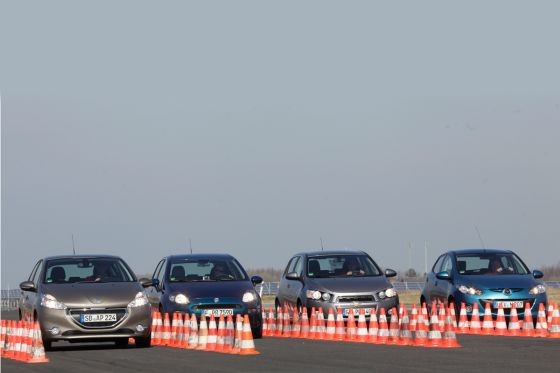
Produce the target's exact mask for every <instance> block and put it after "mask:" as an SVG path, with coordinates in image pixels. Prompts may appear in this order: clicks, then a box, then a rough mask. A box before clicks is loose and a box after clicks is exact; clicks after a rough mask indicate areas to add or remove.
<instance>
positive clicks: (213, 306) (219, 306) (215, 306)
mask: <svg viewBox="0 0 560 373" xmlns="http://www.w3.org/2000/svg"><path fill="white" fill-rule="evenodd" d="M225 308H233V309H236V308H243V307H242V306H241V305H240V304H219V303H212V304H199V305H197V306H194V307H193V310H217V309H225Z"/></svg>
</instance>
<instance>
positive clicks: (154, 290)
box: [146, 258, 165, 309]
mask: <svg viewBox="0 0 560 373" xmlns="http://www.w3.org/2000/svg"><path fill="white" fill-rule="evenodd" d="M164 264H165V258H164V259H162V260H160V261H159V263H158V264H157V265H156V269H155V270H154V273H153V275H152V281H153V280H158V281H159V283H158V284H157V285H152V286H150V287H149V288H148V290H147V292H146V293H147V295H148V299H149V300H150V304H151V305H152V307H154V308H156V309H157V308H159V303H160V296H161V289H162V286H163V283H162V280H163V275H162V273H163V272H165V271H164Z"/></svg>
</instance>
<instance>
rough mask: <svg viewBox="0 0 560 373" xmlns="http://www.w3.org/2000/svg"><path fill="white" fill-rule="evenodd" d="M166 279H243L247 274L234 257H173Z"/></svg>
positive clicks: (182, 280)
mask: <svg viewBox="0 0 560 373" xmlns="http://www.w3.org/2000/svg"><path fill="white" fill-rule="evenodd" d="M168 280H169V281H170V282H193V281H245V280H247V274H246V273H245V271H244V270H243V268H242V267H241V265H240V264H239V263H238V262H237V261H236V260H235V259H230V258H225V259H224V258H220V259H212V258H208V259H174V260H173V261H172V262H171V263H170V267H169V274H168Z"/></svg>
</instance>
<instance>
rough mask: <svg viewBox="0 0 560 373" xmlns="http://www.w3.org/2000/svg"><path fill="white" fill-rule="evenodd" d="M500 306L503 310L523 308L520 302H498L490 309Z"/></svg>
mask: <svg viewBox="0 0 560 373" xmlns="http://www.w3.org/2000/svg"><path fill="white" fill-rule="evenodd" d="M500 304H501V305H502V307H503V308H523V301H522V300H512V301H499V302H494V303H492V307H494V308H498V307H500Z"/></svg>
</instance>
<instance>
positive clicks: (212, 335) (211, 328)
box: [204, 315, 218, 351]
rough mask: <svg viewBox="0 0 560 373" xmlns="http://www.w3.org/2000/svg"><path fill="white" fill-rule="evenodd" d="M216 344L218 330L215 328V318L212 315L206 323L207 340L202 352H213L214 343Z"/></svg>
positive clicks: (214, 348)
mask: <svg viewBox="0 0 560 373" xmlns="http://www.w3.org/2000/svg"><path fill="white" fill-rule="evenodd" d="M217 342H218V328H217V326H216V318H215V317H214V315H210V321H209V322H208V339H207V340H206V348H205V349H204V351H214V350H216V343H217Z"/></svg>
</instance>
